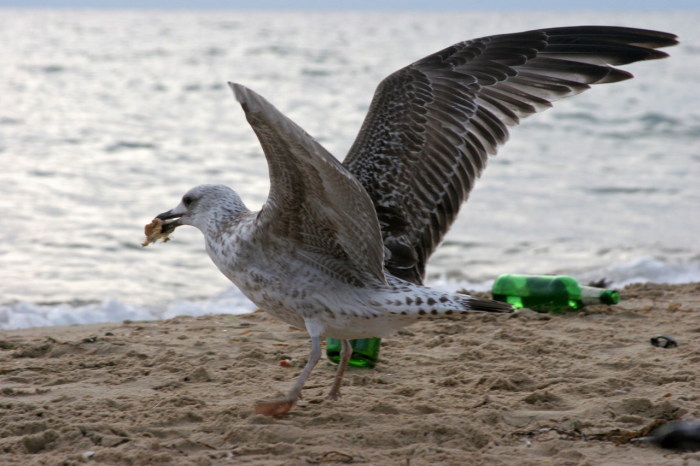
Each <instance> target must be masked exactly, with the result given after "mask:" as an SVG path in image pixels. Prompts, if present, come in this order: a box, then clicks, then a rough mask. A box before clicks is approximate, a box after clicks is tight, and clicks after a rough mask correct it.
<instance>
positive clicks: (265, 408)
mask: <svg viewBox="0 0 700 466" xmlns="http://www.w3.org/2000/svg"><path fill="white" fill-rule="evenodd" d="M319 359H321V342H320V339H319V337H311V354H310V355H309V362H307V363H306V366H304V370H303V371H301V374H299V378H298V379H297V381H296V383H295V384H294V386H293V387H292V389H291V390H290V391H289V393H288V394H287V396H285V397H284V398H280V399H277V400H272V401H264V402H262V403H258V404H257V406H255V414H263V415H265V416H273V417H277V416H281V415H282V414H284V413H286V412H287V411H289V410H290V409H292V407H293V406H294V405H295V404H296V402H297V401H299V400H300V399H301V388H302V387H303V386H304V382H306V379H307V378H308V377H309V374H311V371H312V370H313V369H314V367H316V364H317V363H318V361H319ZM348 359H349V358H348Z"/></svg>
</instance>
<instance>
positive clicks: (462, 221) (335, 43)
mask: <svg viewBox="0 0 700 466" xmlns="http://www.w3.org/2000/svg"><path fill="white" fill-rule="evenodd" d="M577 24H608V25H624V26H631V27H642V28H651V29H658V30H662V31H669V32H673V33H676V34H678V35H679V36H680V40H681V45H680V46H678V47H673V48H670V49H666V50H667V51H668V52H669V53H670V54H671V58H670V59H666V60H658V61H653V62H647V63H636V64H633V65H630V66H626V67H625V69H627V70H629V71H631V72H632V73H634V74H635V76H636V78H635V79H634V80H631V81H626V82H623V83H619V84H613V85H602V86H595V87H594V88H593V89H592V90H590V91H588V92H586V93H585V94H583V95H579V96H577V97H574V98H571V99H567V100H564V101H560V102H558V103H557V104H555V108H554V109H553V110H549V111H547V112H545V113H542V114H539V115H535V116H533V117H531V118H529V119H527V120H525V121H524V122H523V124H522V125H521V126H520V127H517V128H514V129H512V131H511V141H510V142H509V143H508V144H507V145H506V146H504V147H503V148H502V149H501V151H500V153H499V154H498V156H497V157H494V158H492V159H491V160H490V162H489V167H488V168H487V170H486V171H485V173H484V176H483V177H482V179H481V180H480V181H479V182H478V183H477V185H476V189H475V190H474V191H473V192H472V194H471V197H470V199H469V201H468V202H467V203H466V204H465V205H464V206H463V208H462V210H461V213H460V216H459V219H458V220H457V222H456V223H455V224H454V226H453V227H452V230H451V231H450V233H449V234H448V235H447V237H446V239H445V241H444V243H443V245H442V246H441V248H440V249H438V251H437V252H436V253H435V255H434V256H433V257H432V259H431V261H430V265H429V267H428V279H427V282H428V283H429V284H431V285H433V286H440V287H443V288H446V289H450V290H454V289H458V288H462V287H468V288H476V289H487V288H488V287H489V285H490V283H491V282H492V281H493V279H494V278H495V277H496V276H498V275H499V274H501V273H530V274H542V273H561V274H567V275H571V276H574V277H576V278H578V279H579V280H582V281H586V280H589V279H599V278H602V277H607V278H608V279H610V280H613V281H614V284H613V286H622V285H624V284H626V283H630V282H634V281H654V282H666V283H679V282H689V281H697V280H700V246H699V245H698V238H700V236H699V233H698V232H699V231H700V215H699V214H700V211H699V209H700V207H699V206H700V93H698V91H697V89H698V88H700V73H698V70H700V31H699V30H698V27H697V26H698V24H700V15H699V14H698V13H688V12H671V13H624V12H620V13H605V14H596V13H585V12H584V13H575V14H574V13H567V14H564V13H541V12H539V13H538V12H533V13H503V12H498V13H488V12H483V13H468V12H461V13H426V12H421V13H410V12H401V13H394V12H386V13H363V12H353V13H347V12H339V13H303V12H296V13H290V12H265V13H262V12H261V13H251V12H245V13H243V12H234V11H208V12H198V11H108V10H105V11H71V10H7V9H4V10H0V65H1V66H0V194H1V195H2V198H1V200H0V205H2V209H1V210H0V328H5V329H7V328H17V327H29V326H43V325H59V324H70V323H86V322H103V321H120V320H124V319H132V320H136V319H154V318H167V317H171V316H175V315H179V314H189V315H199V314H203V313H208V312H217V313H223V312H230V313H239V312H244V311H249V310H252V309H254V306H253V304H252V303H250V302H248V301H247V300H246V299H245V298H244V297H243V296H242V295H241V294H240V292H239V291H238V290H236V289H235V288H234V287H233V286H232V285H231V284H230V283H229V282H228V281H227V280H226V279H225V278H224V277H223V276H222V275H221V274H220V272H219V271H218V270H217V269H216V268H215V267H214V265H213V264H212V263H211V262H210V260H209V258H208V257H207V255H206V252H205V250H204V242H203V239H202V235H201V233H200V232H199V231H197V230H195V229H194V228H187V227H183V228H180V229H178V230H177V231H176V232H175V233H174V234H173V236H172V241H171V242H169V243H167V244H156V245H151V246H149V247H148V248H142V247H141V246H140V244H139V243H140V242H141V241H143V226H144V224H146V223H148V222H149V221H150V220H151V219H152V218H153V217H154V216H155V215H157V214H159V213H161V212H164V211H166V210H169V209H171V208H173V207H175V206H176V205H177V204H178V202H179V199H180V198H181V196H182V195H183V194H184V193H185V192H186V191H187V190H188V189H189V188H190V187H192V186H195V185H198V184H202V183H224V184H226V185H228V186H230V187H232V188H233V189H235V190H236V191H237V192H238V193H239V194H240V195H241V197H242V198H243V200H244V201H245V202H246V203H247V205H248V206H249V208H251V209H253V210H257V209H259V208H260V206H261V205H262V204H263V203H264V202H265V199H266V196H267V192H268V189H269V181H268V175H267V166H266V162H265V158H264V156H263V153H262V151H261V149H260V146H259V144H258V142H257V140H256V138H255V135H254V133H253V131H252V130H251V129H250V127H249V126H248V124H247V123H246V121H245V118H244V117H243V114H242V111H241V109H240V107H239V105H238V104H237V103H236V102H235V100H234V99H233V97H232V95H231V92H230V90H229V89H228V87H227V86H226V82H227V81H235V82H239V83H242V84H244V85H246V86H249V87H251V88H252V89H254V90H255V91H257V92H259V93H260V94H262V95H263V96H265V97H266V98H267V99H268V100H269V101H270V102H272V103H273V104H274V105H276V106H277V107H278V108H279V109H280V110H281V111H282V112H283V113H285V114H286V115H288V116H289V117H290V118H292V119H293V120H294V121H296V122H297V123H298V124H299V125H301V126H302V127H303V128H305V129H306V131H307V132H309V133H310V134H312V135H313V136H314V137H316V139H317V140H318V141H320V143H321V144H323V145H324V146H325V147H326V148H327V149H328V150H329V151H330V152H331V153H333V154H335V155H336V156H337V157H338V158H340V159H342V158H343V157H344V154H345V153H346V152H347V150H348V148H349V147H350V145H351V144H352V142H353V140H354V137H355V135H356V134H357V131H358V129H359V127H360V125H361V123H362V120H363V118H364V116H365V113H366V112H367V109H368V106H369V104H370V101H371V98H372V95H373V92H374V89H375V87H376V86H377V84H378V83H379V81H380V80H381V79H383V78H384V77H385V76H387V75H388V74H389V73H391V72H393V71H395V70H397V69H399V68H401V67H403V66H405V65H407V64H409V63H410V62H412V61H415V60H417V59H420V58H421V57H423V56H425V55H427V54H430V53H432V52H435V51H437V50H440V49H442V48H444V47H446V46H449V45H451V44H452V43H455V42H458V41H460V40H464V39H469V38H474V37H480V36H484V35H490V34H498V33H507V32H517V31H521V30H527V29H533V28H540V27H552V26H564V25H577Z"/></svg>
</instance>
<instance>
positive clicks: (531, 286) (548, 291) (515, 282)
mask: <svg viewBox="0 0 700 466" xmlns="http://www.w3.org/2000/svg"><path fill="white" fill-rule="evenodd" d="M492 293H493V299H495V300H496V301H503V302H506V303H510V304H512V305H513V307H514V308H515V309H519V308H521V307H527V308H529V309H532V310H533V311H537V312H553V313H560V312H565V311H570V310H577V309H581V308H582V307H583V306H585V305H587V304H617V303H619V302H620V295H619V294H618V292H617V291H614V290H606V289H605V288H595V287H592V286H582V285H580V284H579V283H578V282H577V281H576V280H574V279H573V278H571V277H567V276H564V275H557V276H553V275H513V274H511V275H501V276H500V277H498V278H497V279H496V281H495V282H494V283H493V288H492Z"/></svg>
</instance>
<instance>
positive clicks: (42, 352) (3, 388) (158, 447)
mask: <svg viewBox="0 0 700 466" xmlns="http://www.w3.org/2000/svg"><path fill="white" fill-rule="evenodd" d="M621 298H622V301H621V302H620V304H618V305H616V306H610V307H608V306H591V307H587V308H584V309H583V310H581V311H579V312H574V313H570V314H564V315H547V314H538V313H535V312H532V311H529V310H522V311H520V312H518V313H516V314H513V315H510V316H483V315H482V316H480V315H471V316H467V317H464V318H461V317H460V318H451V319H449V320H447V319H442V320H435V321H430V322H421V323H417V324H415V325H413V326H411V327H408V328H406V329H405V330H402V331H401V332H399V333H398V334H397V335H395V336H393V337H391V338H386V339H384V340H383V346H382V350H381V351H382V352H381V355H380V363H379V365H378V366H377V368H376V369H374V370H369V369H352V368H351V369H349V371H348V373H347V374H346V383H345V385H344V389H343V398H342V399H341V400H340V401H338V402H331V401H327V400H326V399H325V395H326V393H327V391H328V389H329V388H330V384H331V380H332V377H333V374H334V371H335V366H334V365H332V364H331V363H329V362H328V361H327V360H326V359H325V358H324V359H323V360H322V361H321V362H320V363H319V365H318V366H317V368H316V370H315V371H314V372H313V374H312V375H311V377H310V379H309V381H308V382H307V385H306V387H305V390H304V400H303V401H301V402H300V403H299V404H298V405H297V406H296V407H295V409H294V410H292V411H291V412H290V413H289V414H288V415H285V416H283V417H282V418H279V419H271V418H267V417H263V416H258V415H254V414H253V408H254V406H255V403H256V402H258V401H263V400H267V399H270V398H273V397H275V396H278V395H282V394H284V393H285V392H286V391H287V390H288V389H289V388H290V387H291V385H292V383H293V381H294V379H295V378H296V376H297V375H298V373H299V371H300V370H301V367H302V366H303V364H304V363H305V361H306V358H307V357H308V351H309V349H310V344H309V339H308V336H307V334H306V333H305V332H303V331H300V330H298V329H294V328H292V327H290V326H289V325H287V324H284V323H281V322H279V321H276V320H275V319H273V318H272V317H269V316H267V314H265V313H262V312H256V313H252V314H247V315H242V316H228V315H216V316H205V317H201V318H190V317H178V318H175V319H170V320H167V321H158V322H133V323H130V322H125V323H123V324H104V325H81V326H69V327H48V328H35V329H28V330H17V331H6V332H0V463H2V464H8V465H56V464H63V465H71V464H82V463H86V464H106V465H152V464H162V465H167V464H177V465H190V464H191V465H209V464H212V465H219V464H222V465H223V464H260V465H287V464H289V465H297V464H298V465H305V464H375V465H407V464H409V465H423V464H425V465H429V464H430V465H460V464H472V465H481V464H490V465H491V464H492V465H541V464H552V465H599V464H615V465H635V466H639V465H647V464H648V465H659V464H664V465H675V464H678V465H681V464H695V463H697V462H700V453H676V452H669V451H663V450H660V449H658V448H656V447H654V446H652V445H647V444H645V443H643V442H640V441H637V440H635V438H636V437H640V436H643V435H645V434H646V433H647V432H648V431H649V430H651V429H652V428H653V427H654V426H657V425H659V424H662V423H664V422H667V421H668V420H672V419H695V418H700V403H699V401H700V383H699V382H698V380H699V377H698V376H699V375H700V341H699V338H698V336H699V335H700V283H694V284H686V285H656V284H646V285H632V286H629V287H627V288H625V289H623V290H621ZM659 334H667V335H670V336H672V337H674V338H675V339H676V340H677V341H678V345H679V346H678V347H677V348H668V349H666V348H658V347H654V346H652V345H651V344H650V338H651V337H654V336H656V335H659ZM287 358H289V359H296V360H297V365H296V366H294V367H291V368H288V367H283V366H281V365H280V364H279V362H280V360H282V359H287Z"/></svg>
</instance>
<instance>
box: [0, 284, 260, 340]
mask: <svg viewBox="0 0 700 466" xmlns="http://www.w3.org/2000/svg"><path fill="white" fill-rule="evenodd" d="M254 310H255V305H254V304H253V303H252V302H250V301H249V300H248V299H247V298H246V297H245V296H243V294H242V293H241V292H240V291H239V290H238V289H236V288H231V289H230V290H227V291H226V292H225V293H223V294H221V295H218V296H216V297H213V298H211V299H204V300H197V301H190V300H180V301H173V302H171V303H169V304H167V305H165V306H144V305H138V304H132V303H128V302H123V301H121V300H117V299H108V300H105V301H103V302H99V303H84V304H75V303H58V304H34V303H27V302H19V303H14V304H7V305H3V306H0V330H11V329H20V328H31V327H52V326H57V325H76V324H99V323H105V322H123V321H125V320H129V321H142V320H159V319H170V318H173V317H177V316H180V315H186V316H193V317H197V316H202V315H205V314H245V313H247V312H252V311H254Z"/></svg>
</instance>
